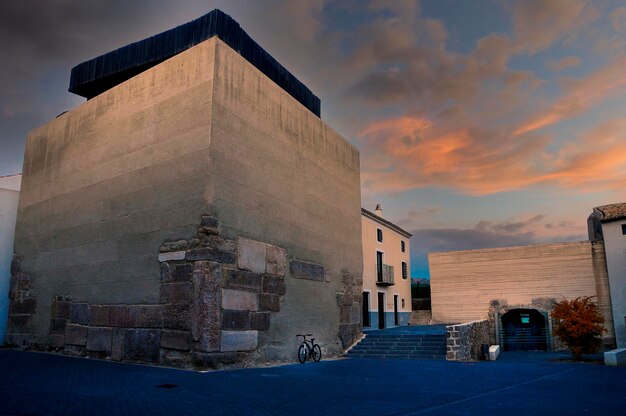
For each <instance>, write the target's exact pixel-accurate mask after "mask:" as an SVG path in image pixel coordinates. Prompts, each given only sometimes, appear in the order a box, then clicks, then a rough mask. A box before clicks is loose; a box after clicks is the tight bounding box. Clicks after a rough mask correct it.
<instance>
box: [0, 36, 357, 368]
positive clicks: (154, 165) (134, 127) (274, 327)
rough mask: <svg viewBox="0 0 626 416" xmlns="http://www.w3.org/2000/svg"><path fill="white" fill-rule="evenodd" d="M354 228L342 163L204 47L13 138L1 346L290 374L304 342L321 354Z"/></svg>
mask: <svg viewBox="0 0 626 416" xmlns="http://www.w3.org/2000/svg"><path fill="white" fill-rule="evenodd" d="M218 224H219V225H218ZM199 227H200V228H199ZM360 231H361V230H360V189H359V155H358V151H357V150H356V149H355V148H354V147H352V146H351V145H350V144H349V143H347V142H346V141H345V140H344V139H343V138H341V137H340V136H339V135H337V134H336V133H335V132H333V131H332V130H331V129H330V128H328V127H327V126H326V125H325V124H324V123H323V122H322V121H321V120H320V119H319V118H317V117H316V116H314V115H313V114H312V113H310V112H309V111H308V110H307V109H306V108H304V107H303V106H302V105H301V104H300V103H298V102H297V101H296V100H294V99H293V98H292V97H291V96H289V95H288V94H287V93H285V92H284V91H283V90H282V89H280V88H279V87H277V86H276V85H275V84H274V83H273V82H272V81H270V80H269V79H268V78H267V77H265V76H264V75H263V74H262V73H260V72H259V71H258V70H256V69H255V68H254V67H253V66H252V65H250V64H249V63H248V62H247V61H245V60H244V59H243V58H242V57H241V56H239V55H238V54H237V53H236V52H234V51H233V50H232V49H230V48H229V47H228V46H227V45H225V44H224V43H223V42H221V41H220V40H218V39H217V38H211V39H209V40H207V41H205V42H203V43H201V44H199V45H197V46H194V47H193V48H191V49H189V50H187V51H185V52H182V53H180V54H178V55H176V56H174V57H173V58H170V59H168V60H166V61H164V62H163V63H161V64H159V65H157V66H155V67H153V68H151V69H149V70H147V71H145V72H143V73H141V74H139V75H137V76H135V77H133V78H131V79H130V80H128V81H126V82H124V83H122V84H120V85H118V86H117V87H115V88H113V89H111V90H109V91H107V92H105V93H103V94H101V95H99V96H97V97H94V98H93V99H91V100H89V101H88V102H86V103H84V104H82V105H81V106H79V107H77V108H75V109H73V110H71V111H69V112H68V113H66V114H64V115H62V116H60V117H58V118H57V119H55V120H52V121H51V122H50V123H48V124H47V125H45V126H43V127H41V128H39V129H37V130H35V131H33V132H32V133H31V134H30V135H29V137H28V142H27V147H26V155H25V164H24V180H23V188H22V194H21V197H20V207H19V213H18V221H17V231H16V243H15V249H16V253H17V254H18V255H19V257H20V259H21V269H20V270H19V272H18V273H16V274H15V275H14V276H13V279H12V292H11V293H12V299H13V302H16V304H18V303H19V305H21V309H20V313H16V314H14V315H12V317H11V319H10V321H9V326H10V328H9V329H10V330H9V332H10V334H9V337H8V339H9V340H10V341H11V342H12V343H13V344H17V345H24V346H26V345H28V344H29V343H30V342H36V343H41V344H43V345H48V346H54V347H56V348H61V349H64V350H65V351H68V350H69V352H72V353H85V351H86V353H87V354H89V352H90V351H94V352H98V353H99V354H104V355H109V354H110V355H111V357H112V358H113V359H128V360H135V361H159V360H160V362H164V360H163V357H164V356H169V357H173V356H175V357H177V358H179V359H180V361H181V363H182V364H181V365H185V363H188V361H189V360H188V357H189V356H191V354H195V353H198V354H200V353H202V354H206V353H214V354H218V353H224V352H237V353H238V354H239V353H241V352H242V351H246V352H250V351H255V352H256V354H257V355H256V356H255V357H256V358H259V357H260V359H266V358H270V359H290V358H293V355H294V349H295V334H296V333H299V332H304V331H307V332H309V331H311V332H314V333H315V334H316V335H317V336H318V339H319V340H320V341H321V342H322V343H324V345H325V347H326V348H327V351H328V352H329V353H332V354H334V353H337V352H338V351H339V350H340V349H341V348H342V347H343V346H344V345H347V344H349V343H350V342H351V341H352V340H353V339H354V337H355V336H356V335H357V334H358V333H359V332H360V326H359V322H358V317H357V318H356V319H355V317H353V316H351V315H350V313H349V310H351V309H354V308H352V306H353V302H354V301H356V300H358V296H360V295H359V293H356V295H354V296H353V293H352V292H354V291H356V289H353V287H356V286H358V285H359V284H360V275H361V264H362V253H361V236H360ZM242 237H245V238H243V239H242ZM174 242H178V243H174ZM164 243H165V244H164ZM159 250H161V254H159ZM255 250H256V251H255ZM259 250H261V251H262V252H263V254H262V257H263V258H262V260H263V266H259V265H258V264H257V263H258V260H259V258H258V257H259V256H257V254H258V253H260V252H261V251H259ZM276 253H279V254H278V255H276ZM266 255H267V259H266ZM255 256H256V257H255ZM276 257H277V258H278V261H277V260H276ZM266 260H267V262H268V263H267V265H266V264H265V262H266ZM255 261H256V262H257V263H255ZM272 262H273V263H272ZM276 262H278V263H276ZM270 263H271V264H270ZM276 264H279V266H280V267H278V268H275V267H274V266H275V265H276ZM261 269H262V270H261ZM181 270H186V271H189V273H186V272H185V273H183V272H181ZM191 270H193V274H192V273H191ZM246 273H247V274H246ZM192 275H193V277H192ZM181 276H182V277H181ZM228 276H235V278H233V279H234V280H233V279H230V280H229V279H228V278H227V277H228ZM177 279H178V280H177ZM237 279H238V280H237ZM246 279H247V281H248V283H250V285H248V286H246V285H245V284H240V285H238V284H235V283H233V282H234V281H235V280H237V282H239V283H241V282H242V281H243V280H246ZM320 280H321V281H320ZM212 284H216V285H217V286H212V289H208V286H210V285H212ZM242 287H243V289H242ZM235 289H236V290H235ZM246 291H251V292H252V293H255V295H254V296H257V297H256V298H253V297H254V296H253V297H250V296H248V295H247V294H246V293H244V292H246ZM359 292H360V290H359ZM233 295H236V296H237V297H238V299H244V300H245V299H248V300H250V302H251V303H249V304H243V305H242V304H240V303H237V302H235V303H233V302H231V300H232V299H231V298H232V296H233ZM229 299H230V300H229ZM255 299H256V300H255ZM279 300H280V303H279ZM207 302H208V303H207ZM211 302H213V303H211ZM268 302H269V306H268ZM244 303H245V302H244ZM135 305H139V306H135ZM207 305H208V306H207ZM233 305H235V306H233ZM357 306H358V305H357ZM66 308H69V309H68V310H69V311H70V312H67V313H66V312H64V311H65V309H66ZM211 308H213V309H211ZM190 309H191V312H190ZM231 309H232V310H231ZM172 310H176V311H178V312H177V313H172V312H171V311H172ZM207 311H209V312H207ZM210 311H212V312H211V313H214V315H210ZM216 311H217V312H216ZM220 311H221V312H220ZM207 314H209V315H207ZM188 315H191V316H188ZM172 316H176V317H178V316H181V317H182V318H181V322H178V323H177V324H176V325H174V324H171V325H170V324H168V323H167V322H166V321H167V320H168V319H169V318H171V317H172ZM231 318H232V319H231ZM182 321H185V322H188V324H185V323H184V322H182ZM268 323H269V324H268ZM268 326H269V327H268ZM226 330H228V331H226ZM220 331H221V332H220ZM257 332H258V334H257ZM340 336H341V337H340ZM116 337H117V338H116ZM159 337H160V338H159ZM246 337H248V338H246ZM144 338H145V339H144ZM116 339H117V341H116ZM159 339H160V344H159V342H158V340H159ZM150 340H151V341H150ZM154 340H157V342H156V343H155V342H154ZM246 340H247V341H246ZM148 341H150V342H153V344H154V345H156V347H155V348H158V346H159V345H160V346H161V352H160V357H161V358H159V353H158V350H156V349H154V350H151V351H148V352H145V351H143V353H141V354H139V353H136V351H135V350H133V348H134V347H137V346H138V345H146V344H149V343H150V342H148ZM220 342H221V344H220ZM342 343H343V344H344V345H342ZM243 344H245V345H243ZM116 345H117V347H116ZM220 345H221V346H220ZM116 348H117V349H118V350H119V348H122V351H121V352H120V351H116ZM142 354H143V355H142ZM168 354H169V355H168ZM185 354H186V355H185ZM120 357H121V358H120ZM181 357H182V358H181ZM238 357H239V358H237V360H241V359H242V358H241V354H239V356H238ZM207 359H208V360H209V361H211V360H213V358H210V357H209V358H206V357H205V358H204V360H205V361H204V362H205V363H206V360H207ZM228 359H229V360H231V361H232V360H233V359H232V357H231V358H228ZM211 362H214V360H213V361H211ZM168 363H169V362H168ZM179 364H180V363H179Z"/></svg>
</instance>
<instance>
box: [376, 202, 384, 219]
mask: <svg viewBox="0 0 626 416" xmlns="http://www.w3.org/2000/svg"><path fill="white" fill-rule="evenodd" d="M374 213H375V214H376V215H378V216H379V217H380V218H382V217H383V209H382V208H381V207H380V204H376V211H374Z"/></svg>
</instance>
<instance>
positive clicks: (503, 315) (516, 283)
mask: <svg viewBox="0 0 626 416" xmlns="http://www.w3.org/2000/svg"><path fill="white" fill-rule="evenodd" d="M428 262H429V267H430V273H431V277H430V284H431V301H432V318H433V321H434V322H435V323H463V322H472V321H478V320H489V325H490V334H491V342H492V343H494V344H499V345H501V347H502V348H503V349H504V350H505V351H506V350H516V349H529V350H537V349H538V350H550V349H557V348H560V344H559V341H558V340H556V339H554V338H553V336H552V317H551V312H552V309H553V307H554V305H555V303H556V302H558V301H560V300H562V299H573V298H576V297H579V296H593V297H596V300H597V302H598V304H599V306H600V309H601V312H602V314H603V316H604V319H605V327H606V329H607V332H606V333H605V334H604V336H603V344H604V346H605V348H611V347H612V346H613V345H615V333H614V331H613V314H612V312H611V299H610V294H609V283H608V277H607V271H606V262H605V257H604V245H603V244H602V242H590V241H580V242H572V243H554V244H539V245H530V246H518V247H501V248H490V249H481V250H464V251H451V252H442V253H429V255H428Z"/></svg>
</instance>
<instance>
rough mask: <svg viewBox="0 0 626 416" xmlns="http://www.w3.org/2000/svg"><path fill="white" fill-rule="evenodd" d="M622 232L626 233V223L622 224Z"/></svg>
mask: <svg viewBox="0 0 626 416" xmlns="http://www.w3.org/2000/svg"><path fill="white" fill-rule="evenodd" d="M622 234H623V235H626V224H622Z"/></svg>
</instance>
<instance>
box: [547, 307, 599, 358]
mask: <svg viewBox="0 0 626 416" xmlns="http://www.w3.org/2000/svg"><path fill="white" fill-rule="evenodd" d="M592 298H593V297H592V296H581V297H578V298H576V299H573V300H567V299H563V300H562V301H560V302H558V303H557V304H556V306H555V307H554V309H553V311H552V318H553V320H554V324H555V325H554V330H553V332H554V335H557V336H558V337H559V338H561V341H563V342H564V343H565V345H567V347H568V348H569V349H570V351H572V354H574V358H575V359H577V360H580V359H581V358H582V355H583V354H591V353H594V352H597V351H598V350H599V349H600V346H601V345H602V340H601V339H600V336H601V335H602V333H603V332H606V330H605V329H604V317H603V316H602V315H601V314H600V309H599V308H598V305H597V304H596V303H595V302H594V301H593V300H592Z"/></svg>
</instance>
